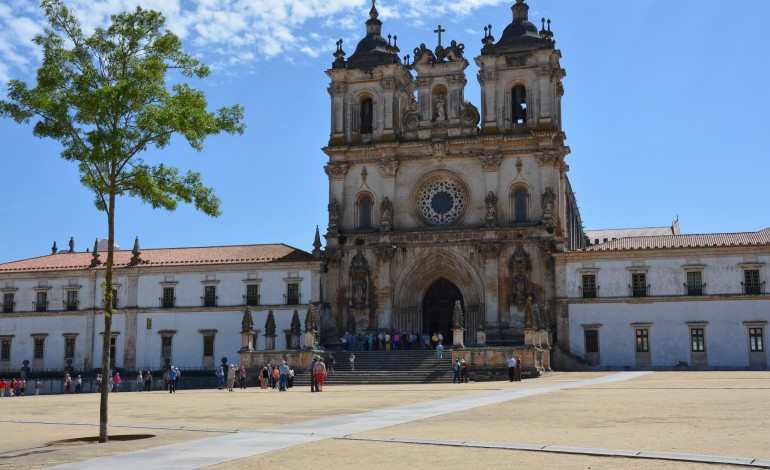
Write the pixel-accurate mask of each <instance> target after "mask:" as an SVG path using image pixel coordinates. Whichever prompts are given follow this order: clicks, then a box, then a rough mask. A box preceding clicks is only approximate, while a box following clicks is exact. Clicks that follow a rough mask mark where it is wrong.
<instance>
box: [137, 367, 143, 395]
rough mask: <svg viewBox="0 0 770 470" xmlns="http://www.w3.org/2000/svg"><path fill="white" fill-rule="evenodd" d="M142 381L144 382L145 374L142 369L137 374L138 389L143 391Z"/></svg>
mask: <svg viewBox="0 0 770 470" xmlns="http://www.w3.org/2000/svg"><path fill="white" fill-rule="evenodd" d="M142 382H144V376H143V375H142V371H141V370H140V371H139V373H138V374H137V375H136V391H137V392H141V391H142Z"/></svg>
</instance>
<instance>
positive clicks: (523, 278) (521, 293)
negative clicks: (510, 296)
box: [513, 272, 529, 304]
mask: <svg viewBox="0 0 770 470" xmlns="http://www.w3.org/2000/svg"><path fill="white" fill-rule="evenodd" d="M528 287H529V279H527V275H526V274H524V273H523V272H520V273H518V274H517V275H515V276H514V277H513V293H514V301H515V302H516V303H517V304H521V303H523V302H524V301H525V300H527V289H528Z"/></svg>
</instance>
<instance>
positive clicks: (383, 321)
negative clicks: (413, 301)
mask: <svg viewBox="0 0 770 470" xmlns="http://www.w3.org/2000/svg"><path fill="white" fill-rule="evenodd" d="M374 254H375V255H376V256H377V261H378V263H377V264H378V265H379V273H378V275H377V279H378V285H377V309H378V311H377V324H376V325H372V324H370V325H369V329H371V328H372V327H377V328H390V325H391V324H392V323H393V286H392V281H391V278H390V277H391V269H390V263H391V261H392V260H393V256H394V255H395V254H396V245H393V244H391V243H383V244H380V245H376V246H375V247H374Z"/></svg>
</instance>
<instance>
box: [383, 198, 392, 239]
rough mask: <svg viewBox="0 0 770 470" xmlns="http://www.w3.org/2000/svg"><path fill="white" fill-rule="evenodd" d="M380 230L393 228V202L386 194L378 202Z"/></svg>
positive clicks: (384, 230)
mask: <svg viewBox="0 0 770 470" xmlns="http://www.w3.org/2000/svg"><path fill="white" fill-rule="evenodd" d="M380 230H382V231H383V232H390V231H391V230H393V203H392V202H390V199H388V197H387V196H385V199H383V200H382V204H380Z"/></svg>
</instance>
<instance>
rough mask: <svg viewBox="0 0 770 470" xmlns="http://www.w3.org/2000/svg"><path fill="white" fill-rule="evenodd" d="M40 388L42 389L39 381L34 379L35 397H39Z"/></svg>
mask: <svg viewBox="0 0 770 470" xmlns="http://www.w3.org/2000/svg"><path fill="white" fill-rule="evenodd" d="M3 380H5V379H3ZM41 388H43V384H41V383H40V379H35V396H38V395H40V389H41Z"/></svg>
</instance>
